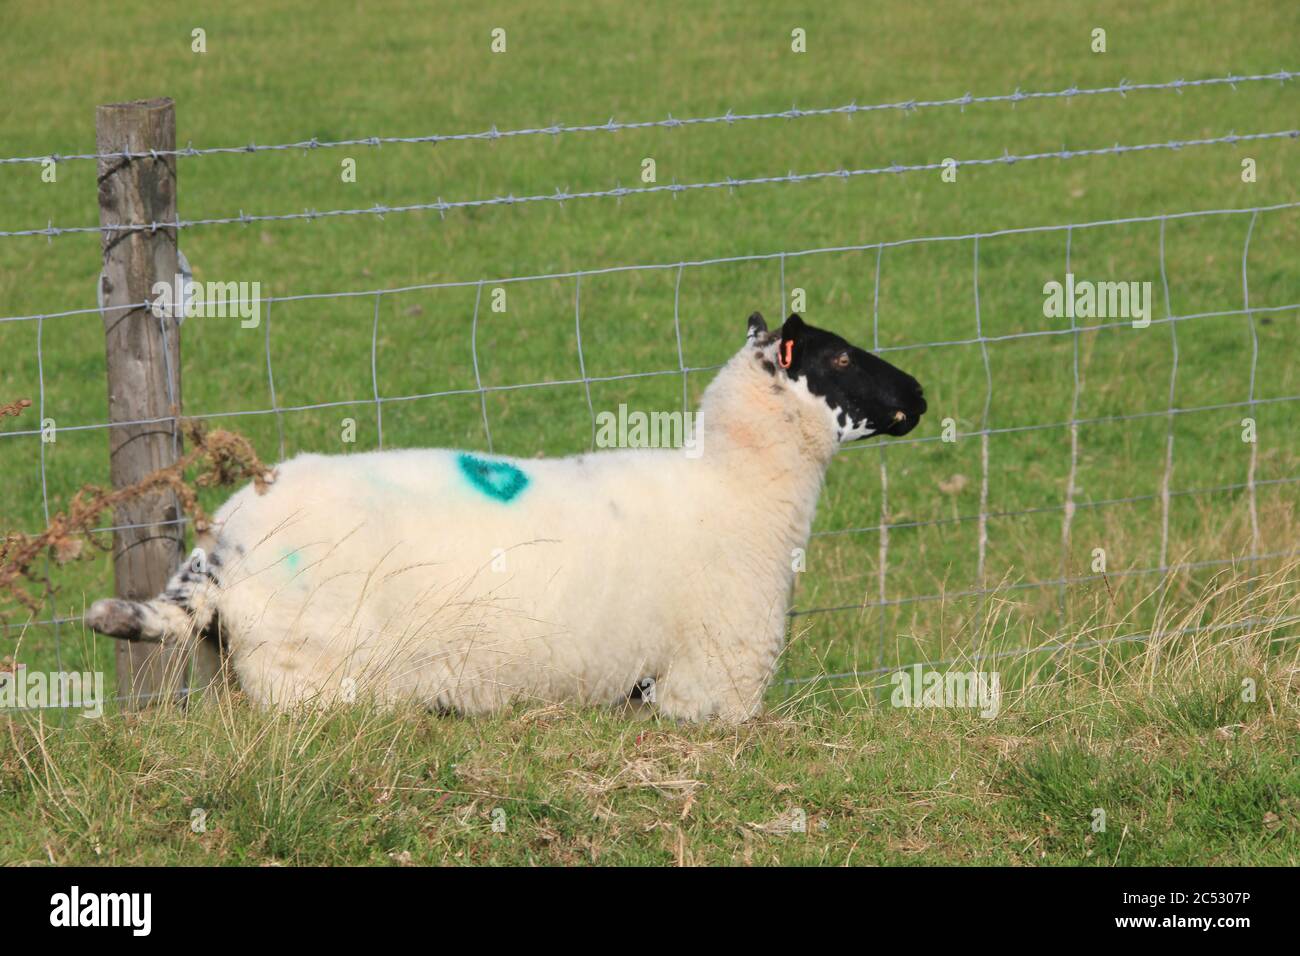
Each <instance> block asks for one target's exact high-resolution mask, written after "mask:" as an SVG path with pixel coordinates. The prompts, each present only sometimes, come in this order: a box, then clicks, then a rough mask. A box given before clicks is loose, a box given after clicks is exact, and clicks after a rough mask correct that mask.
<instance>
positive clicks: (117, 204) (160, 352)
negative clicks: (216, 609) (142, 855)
mask: <svg viewBox="0 0 1300 956" xmlns="http://www.w3.org/2000/svg"><path fill="white" fill-rule="evenodd" d="M95 142H96V146H97V150H96V151H97V152H98V153H100V154H101V158H100V159H99V223H100V226H101V227H110V226H120V225H144V226H149V225H151V224H153V223H159V222H175V221H176V157H175V156H174V155H159V156H143V157H140V156H137V157H133V158H126V157H123V156H121V155H114V154H121V153H123V152H124V151H125V152H130V153H142V152H143V153H148V152H149V151H150V150H159V151H161V150H174V149H175V148H176V113H175V110H174V108H173V104H172V101H171V100H170V99H155V100H140V101H137V102H134V103H114V104H111V105H108V106H101V107H99V108H98V109H97V110H96V111H95ZM176 233H177V230H176V229H175V228H168V227H162V226H160V227H158V228H157V229H143V230H118V229H109V228H104V229H103V231H102V232H101V233H100V238H101V246H102V249H103V275H102V276H101V277H100V282H101V283H102V294H103V298H102V301H103V317H104V347H105V350H106V354H107V357H108V410H109V421H110V422H111V423H112V426H111V427H110V428H109V430H108V432H109V439H108V447H109V454H110V456H111V463H110V474H111V477H112V481H113V487H115V488H121V487H123V486H125V485H130V484H133V483H134V482H136V481H139V480H140V479H141V478H143V477H144V476H145V475H147V474H149V473H150V472H152V471H155V470H157V469H159V468H164V467H166V466H168V465H170V464H172V463H174V462H175V461H176V459H177V458H178V457H179V455H180V441H181V440H180V429H179V416H180V412H181V378H180V356H181V350H180V327H179V325H180V323H179V322H178V321H177V318H176V316H175V315H168V316H166V317H164V318H159V317H157V316H155V315H154V314H153V312H152V310H151V309H149V308H147V307H144V306H142V305H141V303H144V302H146V301H151V300H153V299H154V298H155V294H154V291H153V289H154V283H156V282H160V281H163V282H167V283H169V284H170V283H172V281H173V277H174V276H175V275H176V274H177V273H178V272H179V271H180V269H179V268H177V251H176V250H177V235H176ZM140 421H146V422H148V424H136V425H131V424H119V423H124V422H140ZM180 517H181V516H180V514H179V511H178V507H177V502H176V500H175V496H174V495H173V494H172V493H170V492H164V493H159V494H152V495H146V496H143V497H140V498H137V499H135V500H133V501H129V502H127V503H125V504H124V505H122V506H121V507H120V508H118V509H117V512H116V513H115V515H114V520H113V524H114V525H115V526H117V527H118V528H120V529H121V530H118V531H115V532H114V533H113V572H114V577H115V579H116V594H117V596H118V597H122V598H130V599H133V600H141V599H147V598H150V597H153V596H154V595H156V594H157V593H158V592H159V591H161V590H162V589H163V587H164V585H166V583H167V579H168V577H169V576H170V575H171V574H172V572H173V571H175V570H176V567H177V565H178V563H179V561H180V560H181V558H182V556H183V549H184V543H185V538H184V528H183V526H182V525H181V524H180V523H179V522H178V521H177V520H176V519H178V518H180ZM168 522H170V523H168ZM186 669H187V668H186V661H185V660H184V659H183V655H182V654H181V653H180V652H179V651H178V650H176V649H174V648H166V647H161V646H159V645H156V644H130V643H127V642H125V641H119V642H117V690H118V696H119V697H122V698H125V701H124V705H125V706H128V707H135V706H140V705H141V704H142V703H145V702H147V701H148V700H151V699H154V698H157V697H160V696H161V695H165V694H168V693H171V692H172V691H174V690H176V689H177V688H178V687H179V686H180V681H181V679H182V678H183V677H184V676H185V672H186Z"/></svg>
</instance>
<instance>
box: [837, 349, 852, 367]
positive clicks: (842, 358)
mask: <svg viewBox="0 0 1300 956" xmlns="http://www.w3.org/2000/svg"><path fill="white" fill-rule="evenodd" d="M851 361H852V359H850V358H849V353H848V352H841V353H840V354H839V355H837V356H835V367H836V368H848V367H849V363H850V362H851Z"/></svg>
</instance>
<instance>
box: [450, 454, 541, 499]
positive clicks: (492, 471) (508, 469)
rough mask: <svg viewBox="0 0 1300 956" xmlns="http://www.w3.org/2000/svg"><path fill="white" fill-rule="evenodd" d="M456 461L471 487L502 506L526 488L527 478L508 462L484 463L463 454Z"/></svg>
mask: <svg viewBox="0 0 1300 956" xmlns="http://www.w3.org/2000/svg"><path fill="white" fill-rule="evenodd" d="M456 460H457V462H458V463H459V464H460V470H461V471H462V472H463V473H464V475H465V477H466V478H467V479H469V483H470V484H471V485H473V486H474V487H475V488H477V489H478V490H479V491H481V492H483V494H485V495H487V496H488V497H489V498H495V499H496V500H497V501H500V502H502V503H503V504H504V503H505V502H507V501H513V500H514V499H515V497H516V496H518V494H519V493H520V492H521V491H523V490H524V488H526V487H527V486H528V476H527V475H525V474H524V473H523V472H522V471H520V470H519V469H518V468H516V467H515V466H514V465H512V464H510V463H508V462H504V461H485V460H484V459H482V458H476V457H475V456H474V455H464V454H462V455H459V456H458V457H457V459H456Z"/></svg>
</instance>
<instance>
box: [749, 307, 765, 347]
mask: <svg viewBox="0 0 1300 956" xmlns="http://www.w3.org/2000/svg"><path fill="white" fill-rule="evenodd" d="M766 334H767V321H766V320H765V319H764V318H763V313H761V312H755V313H754V314H753V315H751V316H750V317H749V332H748V333H747V334H746V338H748V339H749V341H751V342H752V341H754V339H756V338H758V337H759V336H760V335H766Z"/></svg>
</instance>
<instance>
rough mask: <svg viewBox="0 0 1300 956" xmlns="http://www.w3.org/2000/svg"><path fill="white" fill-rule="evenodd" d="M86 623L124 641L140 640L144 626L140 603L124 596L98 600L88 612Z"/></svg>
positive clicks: (94, 629)
mask: <svg viewBox="0 0 1300 956" xmlns="http://www.w3.org/2000/svg"><path fill="white" fill-rule="evenodd" d="M85 622H86V625H87V626H88V627H89V628H90V629H91V630H93V631H95V632H96V633H99V634H103V635H105V636H106V637H116V638H118V639H119V640H123V641H138V640H140V639H141V637H140V631H141V629H142V628H143V625H144V621H143V616H142V615H141V613H140V605H138V604H136V603H135V602H134V601H126V600H123V599H122V598H104V599H103V600H100V601H96V602H95V603H94V604H92V605H91V606H90V610H89V611H87V612H86V617H85Z"/></svg>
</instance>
